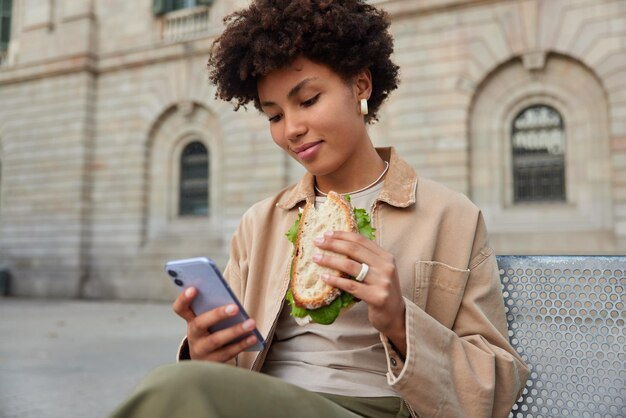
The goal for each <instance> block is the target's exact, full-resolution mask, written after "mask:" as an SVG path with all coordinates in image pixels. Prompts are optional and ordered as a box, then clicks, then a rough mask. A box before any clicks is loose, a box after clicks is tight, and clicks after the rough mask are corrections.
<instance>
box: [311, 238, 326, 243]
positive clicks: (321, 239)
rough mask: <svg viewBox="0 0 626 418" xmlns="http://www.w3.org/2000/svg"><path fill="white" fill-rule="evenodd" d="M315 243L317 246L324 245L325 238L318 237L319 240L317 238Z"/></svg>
mask: <svg viewBox="0 0 626 418" xmlns="http://www.w3.org/2000/svg"><path fill="white" fill-rule="evenodd" d="M313 241H314V242H315V243H316V244H323V243H324V238H322V237H318V238H315V239H314V240H313Z"/></svg>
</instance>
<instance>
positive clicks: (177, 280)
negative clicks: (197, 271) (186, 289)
mask: <svg viewBox="0 0 626 418" xmlns="http://www.w3.org/2000/svg"><path fill="white" fill-rule="evenodd" d="M174 283H176V286H181V287H182V285H183V281H182V280H180V279H174Z"/></svg>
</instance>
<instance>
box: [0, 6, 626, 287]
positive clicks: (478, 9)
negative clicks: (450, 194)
mask: <svg viewBox="0 0 626 418" xmlns="http://www.w3.org/2000/svg"><path fill="white" fill-rule="evenodd" d="M245 3H246V2H245V1H239V0H238V1H236V2H235V1H227V0H216V1H215V3H214V5H213V6H212V7H211V8H210V10H208V19H207V20H206V22H205V23H204V24H205V26H203V28H204V29H203V32H201V33H197V32H194V33H191V34H187V35H185V36H184V37H183V38H180V37H179V38H176V39H172V38H168V36H169V35H167V36H166V34H165V32H164V24H165V22H164V18H163V17H157V16H154V15H153V14H152V10H151V2H150V1H149V0H141V1H133V2H129V1H124V0H107V1H99V0H62V1H52V0H16V1H14V21H13V27H12V32H13V33H12V40H11V44H10V47H9V61H8V63H7V64H5V65H4V66H2V67H0V170H1V172H0V174H1V177H0V264H6V265H8V266H9V267H10V268H11V270H12V271H13V275H14V278H15V280H14V283H13V284H14V286H13V289H12V291H13V293H14V294H17V295H35V296H64V297H73V296H80V297H93V298H109V297H117V298H148V299H169V298H171V297H172V293H171V292H172V290H171V288H170V285H169V283H168V279H167V278H166V277H165V275H164V274H163V272H162V271H161V266H162V264H163V262H164V261H165V260H167V259H170V258H176V257H187V256H195V255H209V256H212V257H214V258H216V259H217V260H218V261H219V263H220V265H222V266H224V264H225V261H226V257H227V252H228V243H229V240H230V236H231V234H232V231H233V230H234V228H235V227H236V225H237V223H238V220H239V218H240V216H241V214H242V213H243V212H244V211H245V210H246V209H247V208H248V207H249V206H250V205H251V204H252V203H254V202H256V201H258V200H259V199H262V198H264V197H266V196H270V195H271V194H273V193H275V192H276V191H277V190H279V189H280V188H282V187H284V186H285V185H287V184H289V183H292V182H294V181H296V180H297V179H298V178H299V177H300V176H301V174H302V172H303V171H302V168H301V167H299V166H298V165H297V164H296V163H295V162H293V161H292V160H290V159H288V158H287V157H286V156H285V155H284V154H283V153H282V151H280V150H279V149H278V147H276V146H275V145H274V144H273V142H272V140H271V138H270V135H269V130H268V128H267V121H266V120H265V118H263V117H260V116H259V115H258V113H257V111H256V110H254V108H252V107H250V108H249V109H248V110H247V111H246V110H243V109H240V111H239V112H233V111H232V106H231V105H229V104H226V103H222V102H219V101H216V100H215V99H214V91H213V89H212V87H210V86H209V85H208V82H207V75H206V68H205V62H206V54H207V50H208V48H209V46H210V43H211V41H212V39H213V37H214V36H215V35H216V34H218V33H219V32H220V30H221V27H222V26H221V25H222V23H221V18H222V17H223V16H224V15H225V14H226V13H227V12H228V11H230V10H233V9H234V8H236V7H238V6H241V5H243V4H245ZM371 3H373V4H376V5H378V6H380V7H383V8H385V9H386V10H388V11H389V13H390V14H391V17H392V22H393V23H392V31H393V34H394V36H395V40H396V51H395V60H396V62H397V63H398V64H399V65H400V66H401V79H402V82H401V85H400V87H399V89H398V91H396V92H394V94H393V95H392V96H391V98H390V100H389V102H388V103H387V104H386V105H385V106H383V108H382V109H381V114H380V122H379V123H377V124H375V125H373V126H372V127H371V129H370V132H371V136H372V138H373V140H374V142H375V143H376V145H380V146H386V145H394V146H395V147H397V149H398V150H399V151H400V153H401V155H403V157H404V158H406V159H407V160H408V161H409V162H410V163H411V164H412V165H413V166H414V167H415V168H416V169H417V170H418V172H419V174H420V175H422V176H425V177H430V178H433V179H435V180H437V181H440V182H442V183H444V184H446V185H448V186H449V187H451V188H453V189H456V190H458V191H460V192H463V193H465V194H467V195H468V196H469V197H470V198H471V199H473V200H474V201H475V202H476V203H477V204H478V205H479V206H480V207H481V208H483V210H484V212H485V218H486V220H487V223H488V227H489V229H490V230H491V231H492V241H493V243H494V246H495V248H496V250H497V252H498V253H500V254H504V253H604V254H611V253H623V252H624V250H626V82H625V81H624V80H626V44H624V41H623V40H624V39H626V2H624V1H622V0H550V1H540V0H517V1H510V0H420V1H412V0H378V1H371ZM184 13H186V12H184ZM181 39H182V40H181ZM537 101H543V102H546V103H550V104H552V105H554V106H556V107H557V108H558V109H559V110H560V111H561V112H562V114H563V115H564V119H565V122H566V128H565V130H566V136H567V141H568V142H567V150H568V153H567V167H568V169H567V182H568V183H567V190H568V199H567V201H566V202H565V203H563V204H558V205H554V204H553V205H539V206H538V205H522V206H520V205H513V204H512V203H511V199H510V188H511V180H510V167H511V166H510V156H509V154H510V145H507V144H509V143H510V130H509V127H510V120H511V118H512V115H513V114H514V113H515V111H517V110H519V109H521V108H522V107H523V106H525V105H526V104H532V103H535V102H537ZM193 140H198V141H201V142H202V143H204V144H205V146H207V148H208V149H209V152H210V154H211V165H210V166H211V171H210V174H211V179H210V190H211V192H210V194H211V202H210V212H211V215H210V216H209V217H208V218H181V217H179V216H177V215H176V202H177V200H176V199H177V179H178V175H179V174H178V173H179V170H180V166H179V164H180V162H179V159H180V152H181V150H182V148H183V147H184V145H185V144H187V143H189V142H190V141H193ZM507 147H509V148H507Z"/></svg>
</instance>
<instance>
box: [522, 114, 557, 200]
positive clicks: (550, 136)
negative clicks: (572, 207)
mask: <svg viewBox="0 0 626 418" xmlns="http://www.w3.org/2000/svg"><path fill="white" fill-rule="evenodd" d="M511 132H512V135H511V145H512V147H511V148H512V152H513V201H514V202H515V203H521V202H550V201H564V200H565V199H566V196H565V129H564V126H563V118H562V117H561V115H560V114H559V113H558V112H557V111H556V110H555V109H554V108H552V107H550V106H546V105H534V106H530V107H527V108H526V109H524V110H523V111H521V112H520V113H519V114H518V115H517V117H515V119H514V120H513V126H512V130H511Z"/></svg>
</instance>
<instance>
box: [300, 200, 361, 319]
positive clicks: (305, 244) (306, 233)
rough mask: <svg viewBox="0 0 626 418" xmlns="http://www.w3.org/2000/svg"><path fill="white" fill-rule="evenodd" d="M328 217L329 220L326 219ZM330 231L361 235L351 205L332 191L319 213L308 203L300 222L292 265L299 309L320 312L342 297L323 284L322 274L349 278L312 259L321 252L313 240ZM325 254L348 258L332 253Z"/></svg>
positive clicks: (332, 288)
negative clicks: (318, 310)
mask: <svg viewBox="0 0 626 418" xmlns="http://www.w3.org/2000/svg"><path fill="white" fill-rule="evenodd" d="M329 209H332V216H330V214H328V213H327V211H328V210H329ZM325 214H326V215H327V216H326V217H324V216H323V215H325ZM328 230H341V231H349V232H358V227H357V224H356V221H355V219H354V211H353V208H352V205H351V204H350V202H348V201H347V200H346V199H345V198H344V197H343V196H341V195H339V194H337V193H335V192H332V191H331V192H330V193H328V196H327V197H326V202H324V203H323V204H322V205H320V207H319V208H317V209H316V208H315V206H314V204H313V203H312V202H307V204H306V205H305V207H304V211H303V212H302V217H301V218H300V225H299V227H298V233H297V235H296V246H295V248H296V249H295V252H294V256H293V261H292V265H291V267H292V277H291V292H292V295H293V300H294V303H295V304H296V306H298V307H300V308H306V309H318V308H321V307H323V306H327V305H330V304H331V303H332V302H333V301H334V300H335V299H336V298H337V297H338V296H339V295H340V294H341V290H340V289H337V288H335V287H332V286H330V285H328V284H326V283H324V282H323V281H322V280H321V278H320V277H321V275H322V274H323V273H328V274H330V275H334V276H341V277H348V276H347V275H346V274H343V273H342V272H340V271H337V270H332V269H329V268H326V267H322V266H319V265H318V264H317V263H315V262H314V261H313V259H312V257H313V254H315V253H317V252H321V250H320V249H319V248H318V247H315V246H314V245H313V242H312V241H313V239H315V238H317V237H319V236H321V235H322V234H323V233H324V232H325V231H328ZM325 253H328V254H332V255H335V256H339V257H345V256H342V255H339V254H336V253H333V252H330V251H325Z"/></svg>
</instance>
